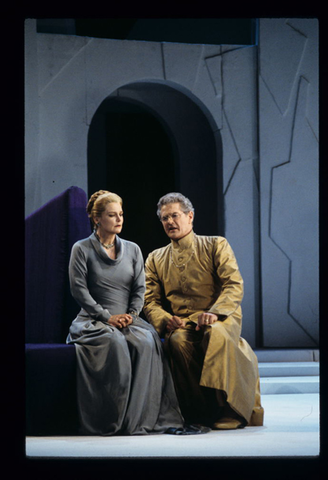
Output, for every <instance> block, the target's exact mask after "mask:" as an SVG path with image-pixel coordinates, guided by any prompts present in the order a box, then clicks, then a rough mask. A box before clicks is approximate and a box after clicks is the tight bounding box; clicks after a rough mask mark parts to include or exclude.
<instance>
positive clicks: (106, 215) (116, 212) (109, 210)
mask: <svg viewBox="0 0 328 480" xmlns="http://www.w3.org/2000/svg"><path fill="white" fill-rule="evenodd" d="M95 221H96V224H99V225H98V233H99V234H103V235H108V234H119V233H120V232H121V230H122V227H123V210H122V206H121V204H120V203H117V202H111V203H107V205H106V209H105V211H104V212H102V214H101V216H100V217H95Z"/></svg>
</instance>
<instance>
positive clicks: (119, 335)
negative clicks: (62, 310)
mask: <svg viewBox="0 0 328 480" xmlns="http://www.w3.org/2000/svg"><path fill="white" fill-rule="evenodd" d="M116 242H117V243H116V245H117V258H116V260H112V259H111V258H109V257H108V255H107V254H106V252H105V250H104V248H103V247H102V246H101V244H100V243H99V241H98V240H97V238H96V236H95V235H94V234H92V235H90V237H89V238H86V239H84V240H80V241H79V242H77V243H75V244H74V245H73V248H72V252H71V259H70V264H69V278H70V287H71V292H72V295H73V297H74V298H75V300H76V301H77V302H78V304H79V305H80V306H81V310H80V312H79V314H78V316H77V317H76V318H75V320H74V321H73V322H72V324H71V326H70V329H69V334H68V337H67V343H74V344H75V347H76V355H77V365H78V368H77V389H78V391H77V398H78V407H79V416H80V422H81V433H82V434H89V435H114V434H119V435H141V434H148V433H164V432H165V431H166V430H167V429H168V428H169V427H175V428H179V427H182V426H183V418H182V416H181V412H180V409H179V406H178V402H177V398H176V395H175V390H174V386H173V381H172V378H171V374H170V371H169V366H168V364H167V362H166V360H165V358H164V356H163V349H162V344H161V341H160V338H159V336H158V334H157V333H156V331H155V329H154V328H153V327H152V326H151V325H150V324H149V323H148V322H146V321H145V320H143V319H142V318H140V317H139V316H138V315H139V314H140V311H141V309H142V307H143V299H144V291H145V278H144V267H143V258H142V254H141V251H140V248H139V247H138V246H137V245H136V244H135V243H132V242H128V241H126V240H123V239H120V238H119V237H118V236H116ZM130 312H136V314H133V323H132V324H131V325H130V326H128V327H125V328H123V329H122V330H119V329H118V328H116V327H113V326H111V325H109V324H108V323H107V321H108V319H109V317H110V316H111V315H115V314H120V313H130Z"/></svg>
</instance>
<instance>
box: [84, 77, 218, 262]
mask: <svg viewBox="0 0 328 480" xmlns="http://www.w3.org/2000/svg"><path fill="white" fill-rule="evenodd" d="M221 150H222V149H221V141H220V136H219V133H218V132H215V134H214V131H213V125H211V123H210V120H209V119H208V113H207V112H206V114H205V112H204V110H203V109H202V108H200V106H199V105H198V104H197V103H196V102H195V101H193V100H192V99H191V98H190V97H189V96H188V95H186V94H185V93H183V92H181V91H179V90H177V89H176V88H173V87H171V86H169V85H166V84H161V83H153V82H147V83H146V82H140V83H134V84H130V85H126V86H124V87H122V88H120V89H118V90H117V91H116V92H114V94H113V95H111V96H109V97H107V98H106V99H105V100H104V101H103V102H102V103H101V105H100V106H99V108H98V109H97V111H96V112H95V114H94V116H93V119H92V122H91V125H90V129H89V136H88V189H89V194H91V193H93V192H94V191H96V190H99V189H108V190H112V191H115V192H116V193H118V194H119V195H121V196H122V198H123V200H124V216H125V225H124V230H123V232H122V237H123V238H126V239H128V240H131V241H134V242H136V243H138V244H139V245H140V247H141V249H142V252H143V254H144V257H146V256H147V255H148V253H149V252H150V251H151V250H153V249H154V248H158V247H160V246H163V245H166V244H167V243H168V239H167V237H166V235H165V234H164V232H163V229H162V227H161V224H160V223H159V220H158V218H157V216H156V204H157V202H158V199H159V198H160V196H162V195H164V194H165V193H168V192H170V191H179V192H181V193H183V194H184V195H186V196H187V197H189V198H190V200H191V201H192V203H193V205H194V207H195V211H196V215H195V224H194V227H195V231H196V232H197V233H198V234H204V235H217V234H220V235H224V210H223V195H222V168H221V165H222V151H221Z"/></svg>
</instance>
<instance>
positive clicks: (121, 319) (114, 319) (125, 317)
mask: <svg viewBox="0 0 328 480" xmlns="http://www.w3.org/2000/svg"><path fill="white" fill-rule="evenodd" d="M107 323H108V324H109V325H113V327H117V328H123V327H127V326H128V325H131V323H132V317H131V315H129V314H128V313H122V314H120V315H112V316H111V317H110V318H109V319H108V322H107Z"/></svg>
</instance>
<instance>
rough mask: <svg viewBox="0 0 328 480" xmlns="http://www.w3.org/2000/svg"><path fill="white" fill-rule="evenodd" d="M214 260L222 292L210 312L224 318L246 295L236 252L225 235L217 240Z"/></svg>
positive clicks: (230, 313)
mask: <svg viewBox="0 0 328 480" xmlns="http://www.w3.org/2000/svg"><path fill="white" fill-rule="evenodd" d="M213 261H214V266H215V269H216V273H217V275H218V278H219V280H220V283H221V292H220V295H219V296H218V298H217V300H216V301H215V303H214V304H213V305H212V307H211V308H210V310H209V312H210V313H215V314H216V315H218V316H219V319H220V320H224V319H225V318H226V317H228V316H230V315H232V314H233V313H234V312H235V311H236V309H237V308H238V307H239V306H240V304H241V301H242V299H243V295H244V282H243V279H242V276H241V274H240V271H239V268H238V264H237V260H236V257H235V255H234V252H233V250H232V248H231V246H230V245H229V243H228V241H227V240H226V239H225V238H223V237H218V238H217V240H216V243H215V247H214V250H213Z"/></svg>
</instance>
